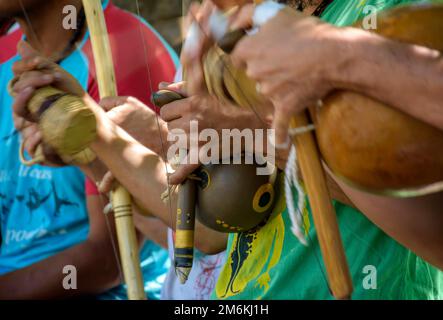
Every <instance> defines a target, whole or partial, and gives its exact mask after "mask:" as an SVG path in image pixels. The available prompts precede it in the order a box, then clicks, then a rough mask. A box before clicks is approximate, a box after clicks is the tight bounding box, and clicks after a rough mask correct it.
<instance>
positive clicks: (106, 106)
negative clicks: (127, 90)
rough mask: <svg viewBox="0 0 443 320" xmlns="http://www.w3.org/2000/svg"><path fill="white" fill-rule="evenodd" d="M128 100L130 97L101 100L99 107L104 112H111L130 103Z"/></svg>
mask: <svg viewBox="0 0 443 320" xmlns="http://www.w3.org/2000/svg"><path fill="white" fill-rule="evenodd" d="M128 99H129V97H106V98H103V99H101V100H100V102H99V105H100V107H102V108H103V110H105V111H109V110H111V109H114V108H115V107H118V106H121V105H123V104H126V103H128Z"/></svg>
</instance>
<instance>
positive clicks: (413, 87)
mask: <svg viewBox="0 0 443 320" xmlns="http://www.w3.org/2000/svg"><path fill="white" fill-rule="evenodd" d="M338 44H339V45H340V47H339V48H338V51H339V52H341V55H342V56H344V57H347V58H346V60H345V62H344V64H343V65H344V66H346V68H345V69H344V70H343V69H342V70H336V71H337V72H336V74H335V75H334V76H333V78H334V79H335V81H336V83H337V86H343V87H344V88H347V89H351V90H355V91H357V92H361V93H364V94H366V95H368V96H371V97H373V98H375V99H377V100H380V101H383V102H385V103H387V104H388V105H390V106H392V107H395V108H397V109H399V110H401V111H403V112H405V113H407V114H409V115H411V116H413V117H415V118H417V119H420V120H422V121H424V122H426V123H428V124H430V125H433V126H435V127H437V128H439V129H441V130H443V103H442V101H443V56H442V53H441V52H439V51H436V50H431V49H429V48H425V47H422V46H416V45H408V44H404V43H400V42H396V41H392V40H389V39H386V38H384V37H381V36H378V35H375V34H372V33H369V32H364V31H361V30H356V29H351V28H349V29H345V30H342V32H341V34H340V41H339V43H338ZM381 79H382V80H381Z"/></svg>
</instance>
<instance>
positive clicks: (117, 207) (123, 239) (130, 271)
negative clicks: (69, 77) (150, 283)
mask: <svg viewBox="0 0 443 320" xmlns="http://www.w3.org/2000/svg"><path fill="white" fill-rule="evenodd" d="M83 7H84V10H85V16H86V20H87V22H88V28H89V34H90V37H91V43H92V49H93V53H94V60H95V68H96V74H97V82H98V86H99V91H100V97H101V98H104V97H112V96H117V85H116V80H115V71H114V64H113V61H112V53H111V46H110V43H109V38H108V33H107V28H106V23H105V18H104V14H103V8H102V4H101V1H100V0H83ZM111 201H112V207H113V210H114V218H115V224H116V230H117V238H118V244H119V251H120V261H121V264H122V269H123V275H124V278H125V282H126V285H127V294H128V298H129V299H130V300H145V299H146V294H145V291H144V285H143V279H142V273H141V267H140V257H139V248H138V244H137V237H136V234H135V226H134V221H133V217H132V205H131V196H130V194H129V193H128V191H127V190H126V189H125V188H123V187H122V186H118V187H116V188H115V189H114V191H113V192H112V193H111Z"/></svg>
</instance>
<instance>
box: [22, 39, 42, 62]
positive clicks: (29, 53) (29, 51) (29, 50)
mask: <svg viewBox="0 0 443 320" xmlns="http://www.w3.org/2000/svg"><path fill="white" fill-rule="evenodd" d="M17 52H18V54H19V55H20V56H21V57H22V59H30V58H33V57H36V56H38V55H39V53H38V51H37V50H35V49H34V48H33V47H31V45H30V44H29V43H27V42H26V41H24V40H21V41H20V42H19V43H18V44H17Z"/></svg>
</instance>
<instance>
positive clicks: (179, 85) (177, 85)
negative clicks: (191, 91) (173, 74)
mask: <svg viewBox="0 0 443 320" xmlns="http://www.w3.org/2000/svg"><path fill="white" fill-rule="evenodd" d="M161 89H165V90H172V91H175V92H178V93H180V94H181V95H182V96H184V97H187V96H188V95H187V94H186V82H185V81H180V82H174V83H169V84H168V85H167V86H165V87H163V88H161Z"/></svg>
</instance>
